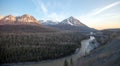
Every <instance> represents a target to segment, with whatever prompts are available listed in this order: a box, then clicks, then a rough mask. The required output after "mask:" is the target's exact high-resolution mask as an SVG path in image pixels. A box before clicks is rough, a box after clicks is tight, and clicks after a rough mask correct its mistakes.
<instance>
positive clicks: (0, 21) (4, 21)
mask: <svg viewBox="0 0 120 66" xmlns="http://www.w3.org/2000/svg"><path fill="white" fill-rule="evenodd" d="M0 25H37V26H44V27H48V28H52V29H55V30H62V31H66V30H67V31H79V32H91V31H96V30H95V29H93V28H90V27H88V26H86V25H85V24H83V23H82V22H80V21H79V20H78V19H76V18H74V17H72V16H71V17H69V18H67V19H64V20H63V21H61V22H59V21H53V20H47V21H44V20H36V19H35V18H34V17H33V16H31V15H28V14H24V15H22V16H13V15H8V16H5V17H3V16H0ZM6 29H7V28H6ZM42 29H43V28H42Z"/></svg>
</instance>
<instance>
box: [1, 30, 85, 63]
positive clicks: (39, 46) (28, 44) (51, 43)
mask: <svg viewBox="0 0 120 66" xmlns="http://www.w3.org/2000/svg"><path fill="white" fill-rule="evenodd" d="M84 38H86V36H84V35H82V34H81V33H79V32H54V33H19V34H17V33H0V60H1V61H0V63H12V62H26V61H42V60H47V59H56V58H60V57H64V56H67V55H70V54H72V53H74V51H75V49H76V48H77V47H80V42H81V40H82V39H84Z"/></svg>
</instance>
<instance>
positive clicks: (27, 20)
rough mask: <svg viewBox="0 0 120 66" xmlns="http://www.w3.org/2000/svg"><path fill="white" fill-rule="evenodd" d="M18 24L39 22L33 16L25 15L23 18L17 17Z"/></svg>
mask: <svg viewBox="0 0 120 66" xmlns="http://www.w3.org/2000/svg"><path fill="white" fill-rule="evenodd" d="M17 22H28V23H30V22H38V21H37V20H36V19H35V18H34V17H33V16H31V15H28V14H25V15H23V16H20V17H17Z"/></svg>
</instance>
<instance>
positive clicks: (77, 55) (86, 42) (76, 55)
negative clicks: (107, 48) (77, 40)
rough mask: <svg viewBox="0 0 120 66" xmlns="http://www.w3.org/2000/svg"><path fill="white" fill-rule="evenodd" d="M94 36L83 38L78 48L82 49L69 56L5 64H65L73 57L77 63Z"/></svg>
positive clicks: (47, 65) (31, 65) (23, 65)
mask: <svg viewBox="0 0 120 66" xmlns="http://www.w3.org/2000/svg"><path fill="white" fill-rule="evenodd" d="M93 38H94V37H92V38H89V39H85V40H82V41H81V47H80V48H78V49H80V50H79V51H78V52H77V53H74V54H72V55H70V56H67V57H63V58H59V59H55V60H47V61H42V62H22V63H12V64H5V65H10V66H63V64H64V61H65V59H66V60H67V61H68V63H70V59H71V58H72V60H73V63H74V64H76V63H75V62H76V61H77V59H78V58H80V57H81V56H84V55H85V52H86V49H87V46H88V45H89V41H92V39H93ZM74 66H76V65H74Z"/></svg>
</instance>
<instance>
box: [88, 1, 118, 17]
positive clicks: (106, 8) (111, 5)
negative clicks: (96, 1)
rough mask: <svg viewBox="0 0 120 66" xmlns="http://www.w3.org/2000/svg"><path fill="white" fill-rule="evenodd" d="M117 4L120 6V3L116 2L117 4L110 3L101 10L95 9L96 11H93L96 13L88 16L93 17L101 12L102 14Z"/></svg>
mask: <svg viewBox="0 0 120 66" xmlns="http://www.w3.org/2000/svg"><path fill="white" fill-rule="evenodd" d="M118 4H120V1H117V2H114V3H112V4H109V5H107V6H105V7H103V8H101V9H99V8H97V9H95V10H94V11H96V12H92V13H90V14H89V16H95V15H97V14H100V13H101V12H104V11H105V10H108V9H110V8H112V7H114V6H116V5H118Z"/></svg>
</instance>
